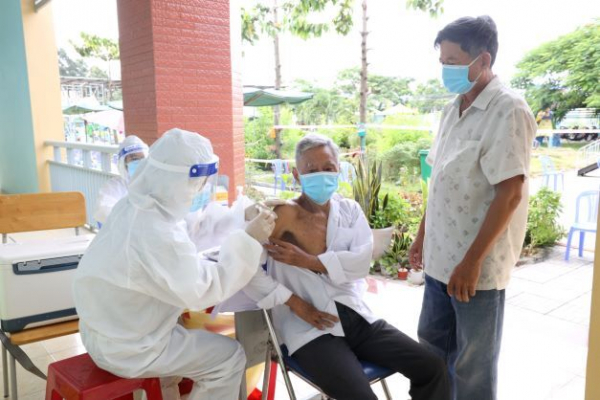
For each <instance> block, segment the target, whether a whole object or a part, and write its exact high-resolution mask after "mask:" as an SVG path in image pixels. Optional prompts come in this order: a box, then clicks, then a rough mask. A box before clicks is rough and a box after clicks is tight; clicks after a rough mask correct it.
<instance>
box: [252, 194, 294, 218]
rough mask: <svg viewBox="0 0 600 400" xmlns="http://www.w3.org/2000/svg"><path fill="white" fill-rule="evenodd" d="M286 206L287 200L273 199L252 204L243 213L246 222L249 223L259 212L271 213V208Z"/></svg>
mask: <svg viewBox="0 0 600 400" xmlns="http://www.w3.org/2000/svg"><path fill="white" fill-rule="evenodd" d="M284 204H288V200H282V199H274V200H265V201H259V202H258V203H254V204H252V205H251V206H248V207H246V210H245V211H244V214H245V219H246V221H251V220H253V219H254V218H256V217H257V216H258V214H259V213H260V211H261V210H268V211H271V209H272V208H274V207H277V206H282V205H284Z"/></svg>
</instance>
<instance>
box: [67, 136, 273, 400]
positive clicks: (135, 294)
mask: <svg viewBox="0 0 600 400" xmlns="http://www.w3.org/2000/svg"><path fill="white" fill-rule="evenodd" d="M217 169H218V158H217V157H216V156H215V155H214V154H213V150H212V146H211V144H210V142H209V141H208V140H207V139H205V138H204V137H202V136H200V135H198V134H196V133H192V132H186V131H182V130H179V129H172V130H170V131H168V132H167V133H165V134H164V135H163V137H161V138H160V139H159V140H157V141H156V142H155V143H154V144H153V145H152V147H151V148H150V154H149V156H148V157H147V158H146V159H145V160H144V161H143V162H142V163H141V165H140V166H139V169H138V171H137V173H136V177H135V179H134V180H133V181H132V182H131V184H130V185H129V195H128V196H127V197H126V198H125V199H124V200H123V201H121V202H119V203H118V204H117V205H116V206H115V207H114V209H113V210H112V212H111V214H110V215H109V217H108V219H107V221H106V224H105V225H104V226H103V227H102V229H101V230H100V232H99V234H98V235H97V236H96V238H95V239H94V240H93V242H92V243H91V244H90V247H89V248H88V250H87V251H86V253H85V255H84V256H83V258H82V259H81V261H80V263H79V267H78V269H77V273H76V276H75V280H74V298H75V305H76V307H77V313H78V315H79V318H80V332H81V337H82V341H83V344H84V346H85V348H86V349H87V351H88V353H89V354H90V356H91V357H92V359H93V360H94V361H95V362H96V364H97V365H98V366H99V367H100V368H103V369H105V370H108V371H110V372H112V373H114V374H116V375H119V376H122V377H128V378H129V377H130V378H133V377H160V378H161V383H162V387H163V396H164V399H165V400H170V399H177V398H179V394H178V389H177V382H178V379H177V378H176V377H187V378H190V379H192V380H193V381H194V382H195V384H194V388H193V390H192V392H191V394H190V397H189V399H190V400H198V399H211V400H212V399H214V400H217V399H219V400H228V399H231V400H233V399H236V398H237V396H238V394H239V390H240V383H241V379H242V373H243V372H244V370H245V355H244V351H243V350H242V348H241V346H240V345H239V343H238V342H236V341H234V340H232V339H229V338H227V337H225V336H221V335H216V334H213V333H210V332H207V331H203V330H187V329H185V328H184V327H182V326H181V325H178V323H177V321H178V318H179V316H180V315H181V313H182V312H183V310H184V309H191V310H203V309H205V308H207V307H210V306H213V305H215V304H217V303H219V302H221V301H223V300H225V299H226V298H228V297H230V296H231V295H233V294H234V293H236V292H237V291H238V290H240V289H241V288H242V287H244V286H245V285H246V284H247V283H248V282H249V281H250V279H251V278H252V277H253V276H254V274H255V273H256V272H257V270H258V268H259V259H260V256H261V253H262V246H261V243H265V242H266V241H267V239H268V237H269V236H270V234H271V232H272V230H273V228H274V225H275V224H274V221H275V218H276V217H275V215H274V213H273V212H272V211H270V210H261V212H260V213H259V215H258V216H256V217H255V218H254V219H252V220H251V221H250V222H249V223H248V224H247V225H246V228H245V230H237V231H234V232H233V233H232V234H231V235H230V236H229V238H228V239H227V240H226V241H225V242H224V243H223V245H222V247H221V251H220V254H219V261H218V262H210V261H206V260H205V259H203V258H202V257H199V256H198V255H197V251H196V247H195V245H194V244H193V243H192V241H191V240H190V238H189V236H188V233H187V230H186V224H185V222H184V221H183V218H184V216H185V215H186V214H187V213H188V212H189V210H190V208H191V207H192V205H193V204H196V203H197V202H198V200H197V199H203V198H205V197H206V194H205V192H204V190H206V189H207V186H209V185H210V184H211V183H210V180H211V177H214V176H215V174H216V172H217Z"/></svg>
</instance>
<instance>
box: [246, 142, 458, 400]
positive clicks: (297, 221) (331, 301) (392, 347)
mask: <svg viewBox="0 0 600 400" xmlns="http://www.w3.org/2000/svg"><path fill="white" fill-rule="evenodd" d="M296 166H297V168H295V169H294V171H293V173H294V177H295V178H296V180H299V181H300V183H301V184H302V195H301V196H300V197H298V198H297V199H295V200H293V201H292V202H290V203H289V204H288V205H283V206H280V207H278V208H277V209H276V210H275V211H276V213H277V215H278V219H277V221H276V226H275V230H274V231H273V234H272V237H271V244H268V245H265V247H266V249H267V250H268V253H269V258H268V262H267V270H266V273H263V271H259V274H257V275H256V276H255V278H253V280H252V281H251V282H250V284H249V285H248V286H247V287H246V288H245V289H244V292H245V293H246V295H248V296H249V297H251V298H252V299H253V300H255V301H257V302H258V305H259V306H260V307H261V308H267V309H270V308H272V309H273V311H272V313H273V322H274V324H275V328H276V331H277V335H278V337H279V339H280V340H281V341H282V342H283V343H285V345H286V346H287V348H288V350H289V353H290V354H291V355H292V357H294V358H295V359H296V360H297V361H298V363H299V364H300V366H301V367H302V368H303V369H304V370H305V371H306V372H307V373H309V374H310V375H311V376H312V377H314V380H315V383H316V384H317V385H318V386H319V387H320V388H321V389H323V391H324V392H325V393H326V394H327V395H328V396H330V397H333V398H335V399H338V400H346V399H357V400H367V399H376V398H377V396H375V394H374V393H373V391H372V389H371V387H370V384H369V381H368V379H367V377H366V376H365V374H364V373H363V371H362V368H361V365H360V363H359V361H358V360H359V359H360V360H365V361H370V362H373V363H375V364H378V365H380V366H383V367H387V368H390V369H392V370H393V371H396V372H399V373H401V374H402V375H404V376H406V377H407V378H409V379H410V381H411V388H410V395H411V396H412V398H413V399H414V400H444V399H449V386H448V385H449V384H448V379H447V372H446V369H445V366H444V362H443V361H442V360H441V359H440V358H438V357H437V356H435V355H434V354H433V353H430V352H429V351H428V350H426V349H425V348H424V347H422V346H421V345H420V344H419V343H417V342H416V341H414V340H413V339H411V338H410V337H408V336H407V335H405V334H403V333H402V332H400V331H399V330H398V329H396V328H394V327H393V326H391V325H390V324H388V323H387V322H386V321H384V320H382V319H379V318H377V317H375V316H374V315H373V314H372V313H371V311H370V310H369V308H368V307H367V305H366V304H365V303H364V301H363V300H362V294H363V293H364V289H365V287H366V282H365V277H366V276H367V274H368V272H369V266H370V261H371V254H372V249H373V237H372V234H371V230H370V229H369V225H368V223H367V220H366V218H365V216H364V214H363V212H362V210H361V208H360V206H359V205H358V203H356V202H355V201H353V200H349V199H344V198H342V197H340V196H339V195H336V194H334V193H335V191H336V190H337V184H338V183H337V182H338V175H339V163H338V148H337V146H336V145H335V144H334V143H333V142H332V141H331V140H330V139H328V138H326V137H324V136H321V135H314V134H311V135H307V136H305V137H304V138H303V139H302V140H301V141H300V142H299V143H298V145H297V147H296Z"/></svg>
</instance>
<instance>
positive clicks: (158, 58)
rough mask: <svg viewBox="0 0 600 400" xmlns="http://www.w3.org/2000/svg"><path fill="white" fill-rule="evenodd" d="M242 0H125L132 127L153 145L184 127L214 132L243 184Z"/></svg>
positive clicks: (125, 80)
mask: <svg viewBox="0 0 600 400" xmlns="http://www.w3.org/2000/svg"><path fill="white" fill-rule="evenodd" d="M236 3H237V2H235V1H227V0H220V1H219V0H122V1H118V2H117V5H118V12H119V47H120V50H121V71H122V84H123V109H124V112H125V129H126V131H127V133H129V134H135V135H138V136H140V137H141V138H143V139H144V140H145V141H147V142H148V144H151V143H153V142H154V141H155V140H156V139H157V138H159V137H160V135H162V134H163V133H164V132H165V131H167V130H169V129H171V128H175V127H178V128H182V129H186V130H189V131H194V132H198V133H200V134H202V135H203V136H206V137H208V138H209V139H210V140H211V141H212V144H213V147H214V150H215V153H216V154H217V155H218V156H219V157H220V159H221V171H220V172H221V174H225V175H227V176H229V180H230V181H229V198H230V199H233V198H234V194H235V187H236V186H237V185H243V184H244V154H245V152H244V130H243V91H242V84H241V73H240V63H241V60H240V59H241V22H240V15H239V9H238V7H237V5H236Z"/></svg>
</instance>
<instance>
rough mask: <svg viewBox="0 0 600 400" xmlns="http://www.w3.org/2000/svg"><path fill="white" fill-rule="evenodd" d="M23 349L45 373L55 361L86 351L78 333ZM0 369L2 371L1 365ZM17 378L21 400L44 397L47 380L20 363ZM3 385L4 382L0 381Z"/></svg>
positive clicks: (41, 398)
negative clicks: (28, 370)
mask: <svg viewBox="0 0 600 400" xmlns="http://www.w3.org/2000/svg"><path fill="white" fill-rule="evenodd" d="M22 349H23V350H24V351H25V352H26V353H27V355H29V357H30V358H31V360H32V361H33V362H34V364H35V365H36V366H37V367H38V368H39V369H40V370H41V371H42V372H44V373H46V371H47V370H48V365H49V364H51V363H53V362H54V361H58V360H62V359H65V358H69V357H73V356H76V355H79V354H82V353H85V348H84V347H83V345H82V344H81V339H80V338H79V335H78V334H76V335H69V336H63V337H60V338H56V339H51V340H47V341H45V342H39V343H33V344H28V345H25V346H23V347H22ZM0 371H2V366H1V365H0ZM17 379H18V392H19V400H43V399H44V396H45V390H46V382H45V381H43V380H42V379H40V378H38V377H37V376H34V375H32V374H31V373H29V372H27V371H25V370H24V369H23V368H22V367H21V366H20V365H17ZM1 386H2V382H0V387H1Z"/></svg>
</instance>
